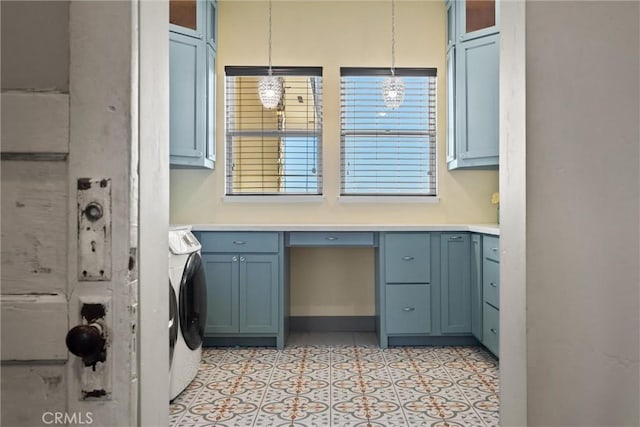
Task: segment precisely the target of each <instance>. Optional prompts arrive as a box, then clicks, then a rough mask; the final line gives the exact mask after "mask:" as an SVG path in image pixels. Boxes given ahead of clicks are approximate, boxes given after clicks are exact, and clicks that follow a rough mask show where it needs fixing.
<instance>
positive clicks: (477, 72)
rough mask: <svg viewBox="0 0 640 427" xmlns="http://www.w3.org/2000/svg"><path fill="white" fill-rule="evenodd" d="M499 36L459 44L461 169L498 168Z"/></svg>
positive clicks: (459, 152)
mask: <svg viewBox="0 0 640 427" xmlns="http://www.w3.org/2000/svg"><path fill="white" fill-rule="evenodd" d="M498 37H499V36H498V35H495V36H488V37H483V38H481V39H475V40H471V41H468V42H464V43H459V44H458V45H456V55H457V57H456V120H457V129H456V144H457V149H458V151H457V153H456V154H457V156H458V159H459V165H458V166H460V167H486V166H497V165H498V154H499V142H498V141H499V139H498V137H499V135H498V131H499V129H498V114H499V111H498V100H499V93H498V90H499V81H498V65H499V64H498V53H499V50H498V49H499V46H498V44H499V43H498Z"/></svg>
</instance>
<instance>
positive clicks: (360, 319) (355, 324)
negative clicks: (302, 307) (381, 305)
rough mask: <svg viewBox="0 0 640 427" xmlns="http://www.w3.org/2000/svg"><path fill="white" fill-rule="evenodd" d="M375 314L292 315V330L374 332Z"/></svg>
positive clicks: (290, 319) (290, 329) (290, 323)
mask: <svg viewBox="0 0 640 427" xmlns="http://www.w3.org/2000/svg"><path fill="white" fill-rule="evenodd" d="M375 319H376V318H375V316H291V317H290V318H289V331H291V332H374V331H375V330H376V325H375Z"/></svg>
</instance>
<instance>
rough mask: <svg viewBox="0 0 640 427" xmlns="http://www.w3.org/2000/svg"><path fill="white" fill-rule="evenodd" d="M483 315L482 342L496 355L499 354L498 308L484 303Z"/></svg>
mask: <svg viewBox="0 0 640 427" xmlns="http://www.w3.org/2000/svg"><path fill="white" fill-rule="evenodd" d="M483 317H484V318H483V328H484V331H483V334H482V335H483V338H482V343H483V344H484V345H485V347H487V348H488V349H489V351H490V352H491V353H493V354H494V355H495V356H496V357H497V356H499V354H500V310H498V309H497V308H495V307H493V306H492V305H491V304H488V303H485V304H484V310H483Z"/></svg>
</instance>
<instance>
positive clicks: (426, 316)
mask: <svg viewBox="0 0 640 427" xmlns="http://www.w3.org/2000/svg"><path fill="white" fill-rule="evenodd" d="M385 313H386V329H387V333H388V334H394V333H400V334H411V333H415V334H424V333H429V332H431V286H430V285H428V284H415V285H386V306H385Z"/></svg>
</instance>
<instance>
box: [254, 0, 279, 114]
mask: <svg viewBox="0 0 640 427" xmlns="http://www.w3.org/2000/svg"><path fill="white" fill-rule="evenodd" d="M258 95H260V102H262V105H263V106H264V107H265V108H268V109H269V110H272V109H274V108H276V107H277V106H278V104H279V103H280V98H282V79H281V78H280V77H276V76H273V75H272V71H271V0H269V75H267V76H264V77H262V78H261V79H260V82H259V83H258Z"/></svg>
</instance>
